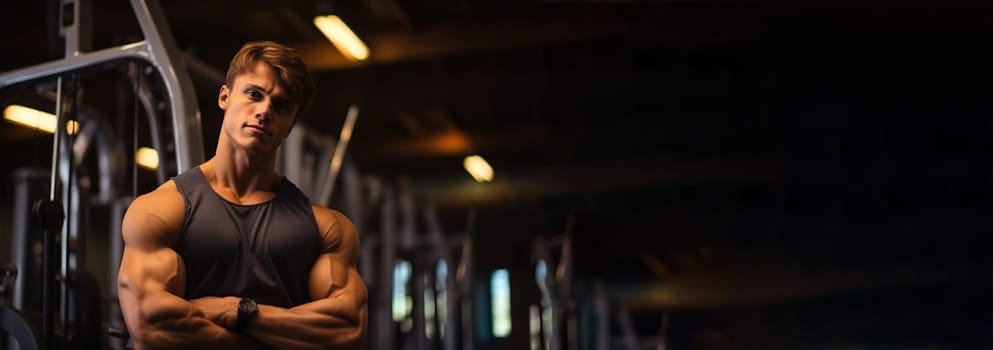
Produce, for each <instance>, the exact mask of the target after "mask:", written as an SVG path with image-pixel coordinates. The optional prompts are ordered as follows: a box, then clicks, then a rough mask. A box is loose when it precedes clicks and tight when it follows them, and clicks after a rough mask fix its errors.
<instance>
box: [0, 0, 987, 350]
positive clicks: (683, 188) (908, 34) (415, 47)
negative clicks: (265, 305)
mask: <svg viewBox="0 0 993 350" xmlns="http://www.w3.org/2000/svg"><path fill="white" fill-rule="evenodd" d="M127 5H128V4H127V3H126V2H124V1H119V0H107V1H97V2H95V4H94V13H93V18H94V25H93V44H94V47H95V48H102V47H110V46H114V45H119V44H123V43H127V42H133V41H136V40H138V39H140V34H139V33H140V32H139V30H138V27H137V24H136V22H135V21H134V19H133V16H132V15H131V13H130V12H129V11H130V9H129V7H128V6H127ZM162 6H163V8H164V10H165V12H166V16H167V18H168V21H169V23H170V26H171V29H172V31H173V35H174V36H175V39H176V44H177V46H178V47H179V48H180V49H181V50H182V51H184V52H186V53H187V54H189V55H190V56H191V57H193V58H194V59H196V60H198V61H200V62H202V63H204V64H206V65H207V66H209V67H211V68H213V69H215V70H216V71H217V72H223V70H224V69H226V65H227V60H228V59H230V57H231V56H232V55H233V54H234V53H235V52H236V51H237V49H238V47H239V46H240V45H241V44H242V43H243V42H245V41H248V40H261V39H268V40H277V41H281V42H283V43H285V44H289V45H291V46H294V47H297V48H299V49H300V50H301V52H302V53H303V54H304V57H305V59H306V60H307V62H308V63H309V64H310V65H311V67H312V68H313V70H314V72H315V78H316V79H317V84H318V88H319V95H318V99H317V101H315V104H314V105H313V106H312V108H311V110H310V111H309V112H308V113H307V115H306V116H305V119H304V120H303V121H301V123H305V124H306V125H308V126H311V127H314V128H316V129H317V130H319V131H320V132H324V133H326V134H328V135H337V134H338V131H339V130H340V128H341V125H342V124H343V122H344V115H345V111H346V110H347V108H348V106H349V105H352V104H355V105H357V106H359V107H360V108H361V113H360V116H359V119H358V122H357V124H356V129H355V132H354V135H353V139H352V143H351V144H350V146H349V148H348V157H349V160H350V161H351V162H353V163H354V164H355V165H356V166H357V167H358V168H359V169H360V170H361V171H362V172H363V173H364V174H374V175H378V176H382V177H384V178H387V179H400V178H403V179H407V180H408V181H410V184H411V189H412V190H413V192H414V193H415V194H416V195H417V196H418V198H419V199H420V200H422V201H423V203H431V204H432V205H434V206H435V207H436V208H437V209H438V212H439V214H440V215H441V219H442V226H443V227H444V228H445V230H446V231H447V232H451V233H453V234H454V233H458V232H462V231H463V230H465V226H466V222H467V216H468V215H469V213H470V212H474V213H475V214H476V225H475V226H474V229H475V230H474V235H475V236H476V239H477V240H478V246H482V247H486V249H478V252H477V253H478V254H479V256H478V259H479V266H478V269H479V271H480V272H481V273H483V274H485V273H487V271H489V269H492V268H497V267H506V268H509V269H510V270H511V276H512V286H514V287H515V288H516V289H515V292H514V293H515V294H514V297H513V298H515V299H514V300H519V301H517V302H516V304H515V305H520V303H524V302H525V301H522V300H527V298H530V297H521V296H524V295H528V294H527V293H530V292H525V291H531V290H532V289H529V288H532V287H530V286H529V283H531V282H530V281H532V279H531V278H530V277H527V274H528V271H529V268H530V267H529V266H530V265H529V264H530V258H531V252H530V249H531V244H532V239H533V238H534V237H548V236H554V235H559V234H562V233H564V232H566V231H567V229H568V230H569V231H568V232H570V233H571V234H572V235H573V237H574V239H575V267H576V271H577V284H579V285H580V286H581V287H580V288H578V289H579V291H580V292H579V293H583V291H586V292H588V291H589V290H590V288H592V286H593V285H595V284H596V283H603V285H605V286H606V289H607V290H608V291H609V293H610V295H611V296H612V299H611V300H612V303H614V305H615V306H618V307H623V308H625V309H627V310H629V311H630V312H631V313H632V315H633V317H634V319H635V321H636V328H637V329H638V330H639V333H640V334H641V335H642V336H646V337H648V336H652V335H656V336H657V335H658V333H659V327H660V325H659V324H660V318H661V315H662V313H663V312H671V313H670V315H671V316H670V328H669V336H670V339H671V340H670V346H671V348H673V349H687V348H689V349H696V348H699V349H707V348H755V349H763V348H765V349H769V348H783V349H795V348H826V347H830V346H841V347H845V346H850V347H852V348H927V347H928V346H931V347H934V348H943V349H959V348H961V349H966V348H969V349H971V348H988V347H989V344H990V343H991V342H993V337H991V330H993V328H991V327H993V322H991V308H990V306H991V305H990V301H991V293H993V291H991V288H990V280H991V269H990V267H991V261H990V254H989V246H990V238H989V237H988V236H989V234H990V232H991V228H993V225H991V220H990V218H989V209H990V207H991V204H993V196H991V194H993V183H991V176H993V162H991V156H993V149H991V146H993V145H991V137H990V135H991V131H993V129H991V123H990V115H991V112H993V104H991V102H990V99H989V97H988V94H989V86H990V81H991V79H990V78H991V77H993V69H991V68H990V62H991V59H993V54H991V53H990V52H991V51H990V50H989V46H990V43H991V40H990V37H991V34H993V29H991V28H993V27H991V26H990V23H993V22H991V20H993V4H991V3H989V2H982V1H976V2H966V1H937V0H931V1H895V0H894V1H882V0H865V1H827V0H825V1H757V0H743V1H637V0H636V1H610V0H606V1H567V0H563V1H518V0H514V1H496V0H445V1H430V2H415V1H404V0H374V1H362V2H360V1H338V2H329V1H311V0H299V1H284V2H279V3H278V4H277V3H272V2H268V1H228V0H224V1H188V0H170V1H164V2H163V4H162ZM330 12H334V13H338V14H339V15H340V16H341V17H342V18H343V19H344V20H345V21H346V22H348V23H349V24H350V25H351V26H352V28H353V29H354V30H355V31H356V32H357V33H358V34H359V36H360V37H362V38H363V39H365V40H366V42H367V44H368V45H369V46H370V50H371V55H372V58H371V59H370V61H369V62H365V63H351V62H348V61H346V60H344V58H342V57H341V56H340V54H338V53H337V52H336V51H335V50H334V48H333V47H332V46H331V45H330V44H329V43H328V42H327V41H326V40H325V39H324V38H323V36H321V34H320V33H319V32H318V31H317V30H316V28H314V27H313V25H311V22H310V21H311V19H312V18H313V16H315V15H317V14H324V13H330ZM0 14H2V16H3V17H4V18H3V20H2V21H0V33H4V34H2V36H0V38H2V39H0V40H2V44H3V45H0V71H9V70H13V69H16V68H20V67H24V66H27V65H30V64H35V63H40V62H44V61H47V60H51V59H57V58H58V57H60V56H61V46H60V45H61V44H60V43H57V42H56V43H54V44H53V40H52V38H53V37H52V33H51V32H50V31H49V30H48V29H47V28H48V26H46V5H45V3H44V2H29V1H23V2H4V3H3V4H2V5H0ZM53 45H54V46H53ZM193 77H194V83H195V85H196V88H197V92H198V95H199V96H200V109H201V111H202V114H203V130H204V140H205V145H206V151H207V156H208V157H209V156H210V155H211V154H212V153H213V152H212V151H213V148H214V146H215V142H216V138H215V135H216V134H217V132H218V130H219V129H218V127H219V125H220V113H219V111H218V110H217V108H216V107H215V106H216V102H215V101H216V92H217V90H218V85H217V83H216V81H213V80H211V79H209V78H208V77H204V76H202V75H196V74H194V75H193ZM94 80H96V81H95V83H94V84H95V85H96V86H98V87H96V88H93V89H91V90H89V92H87V97H86V99H87V101H88V102H90V103H92V104H93V105H96V106H104V107H105V108H106V109H108V110H114V108H117V107H115V105H114V104H113V102H111V101H114V99H115V98H117V97H115V95H114V93H113V92H112V91H113V90H112V89H109V88H100V87H99V86H100V81H99V79H94ZM8 100H9V99H8ZM123 115H126V113H125V114H123ZM0 146H2V147H3V148H4V149H5V151H3V152H2V156H0V157H2V159H0V160H2V161H3V162H4V164H8V167H6V168H5V172H8V173H6V174H4V176H5V179H6V180H8V183H9V182H10V181H9V178H10V176H9V174H10V173H9V172H10V171H12V170H13V169H15V168H17V167H21V166H45V164H47V162H48V159H50V158H48V155H47V154H48V153H47V152H49V150H47V149H46V147H49V149H50V141H49V138H48V137H47V136H44V135H39V134H37V133H32V132H28V131H25V130H22V129H21V128H19V127H15V126H12V125H10V124H8V123H0ZM468 154H480V155H483V156H484V157H485V158H486V159H487V160H488V161H489V162H490V164H491V165H492V166H493V167H494V168H495V171H496V178H495V180H494V181H493V182H492V183H488V184H476V183H474V182H473V181H472V179H471V178H470V177H469V176H468V175H467V174H466V173H465V171H464V170H463V169H462V166H461V163H462V158H463V157H464V156H465V155H468ZM148 176H149V175H148V174H142V178H147V177H148ZM143 181H146V182H149V181H154V180H148V179H145V180H143ZM151 185H153V184H151V183H146V184H144V185H143V186H142V187H143V188H147V189H150V188H151V187H150V186H151ZM128 186H130V183H129V185H128ZM8 190H9V188H8ZM8 192H9V191H8ZM7 198H10V195H9V194H8V196H7ZM570 220H573V221H572V222H573V226H571V227H569V226H568V225H567V223H568V222H569V221H570ZM0 232H3V231H2V227H0ZM596 281H599V282H596ZM519 297H521V298H519ZM515 312H516V311H515ZM515 317H518V318H515V321H517V320H520V318H519V317H526V316H515ZM515 325H516V326H515V331H516V330H525V329H526V327H525V326H524V325H519V324H518V323H516V322H515ZM614 327H615V328H614V331H615V334H616V332H618V330H617V329H616V325H615V326H614ZM515 334H518V335H517V336H516V338H515V339H517V340H513V341H511V343H500V344H496V345H492V346H494V347H500V346H509V347H512V348H520V345H521V344H526V338H521V336H520V335H519V334H520V332H518V333H515ZM521 339H524V340H521ZM510 344H513V345H510Z"/></svg>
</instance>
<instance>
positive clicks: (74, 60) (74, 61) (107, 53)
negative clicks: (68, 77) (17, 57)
mask: <svg viewBox="0 0 993 350" xmlns="http://www.w3.org/2000/svg"><path fill="white" fill-rule="evenodd" d="M123 59H142V60H146V61H148V60H150V56H149V53H148V51H147V50H146V44H145V42H144V41H139V42H136V43H132V44H127V45H121V46H117V47H112V48H107V49H103V50H100V51H94V52H91V53H87V54H81V55H79V56H74V57H66V58H64V59H61V60H57V61H51V62H46V63H41V64H37V65H34V66H29V67H25V68H21V69H18V70H14V71H9V72H6V73H3V74H0V88H3V87H6V86H10V85H14V84H20V83H25V82H30V81H32V80H37V79H41V78H48V77H52V76H56V75H59V74H63V73H67V72H71V71H75V70H80V69H83V68H88V67H92V66H95V65H98V64H104V63H110V62H113V61H117V60H123Z"/></svg>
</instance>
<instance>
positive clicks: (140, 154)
mask: <svg viewBox="0 0 993 350" xmlns="http://www.w3.org/2000/svg"><path fill="white" fill-rule="evenodd" d="M134 161H135V162H137V163H138V166H140V167H142V168H145V169H148V170H155V169H157V168H158V167H159V153H158V152H155V150H154V149H151V148H148V147H141V148H139V149H138V151H137V152H135V154H134Z"/></svg>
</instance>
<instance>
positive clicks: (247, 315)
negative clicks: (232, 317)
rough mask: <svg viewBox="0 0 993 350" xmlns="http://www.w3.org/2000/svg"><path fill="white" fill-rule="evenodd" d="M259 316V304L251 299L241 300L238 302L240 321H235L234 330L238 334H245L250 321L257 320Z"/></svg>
mask: <svg viewBox="0 0 993 350" xmlns="http://www.w3.org/2000/svg"><path fill="white" fill-rule="evenodd" d="M258 314H259V304H257V303H256V302H255V300H252V299H249V298H241V300H239V301H238V320H237V321H235V325H234V328H235V330H237V331H238V332H241V333H244V332H245V326H247V325H248V320H251V319H253V318H255V316H256V315H258Z"/></svg>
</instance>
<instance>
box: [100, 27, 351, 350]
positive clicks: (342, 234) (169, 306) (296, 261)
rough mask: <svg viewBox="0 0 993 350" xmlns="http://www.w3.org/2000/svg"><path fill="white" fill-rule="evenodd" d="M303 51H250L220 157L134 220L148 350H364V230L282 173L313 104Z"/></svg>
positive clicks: (125, 301) (149, 202)
mask: <svg viewBox="0 0 993 350" xmlns="http://www.w3.org/2000/svg"><path fill="white" fill-rule="evenodd" d="M313 91H314V87H313V82H312V80H311V78H310V73H309V71H308V70H307V67H306V65H304V63H303V61H302V60H301V59H300V56H299V55H298V54H297V53H296V51H295V50H293V49H291V48H288V47H285V46H283V45H280V44H277V43H273V42H253V43H248V44H246V45H245V46H243V47H242V49H241V50H240V51H239V52H238V54H237V55H235V57H234V59H233V60H232V61H231V64H230V66H229V67H228V72H227V76H226V82H225V84H224V85H222V86H221V91H220V94H219V95H218V97H217V104H218V106H220V108H221V109H222V110H224V121H223V122H222V126H221V133H220V137H219V138H218V141H217V152H216V153H215V155H214V157H213V158H211V159H210V160H208V161H206V162H204V163H203V164H200V165H199V166H198V167H194V168H193V169H190V170H188V171H185V172H183V173H182V174H180V175H179V176H177V177H175V178H173V179H172V180H170V181H168V182H166V183H164V184H162V185H161V186H159V187H158V188H157V189H155V190H154V191H152V192H150V193H148V194H145V195H142V196H140V197H138V198H137V199H135V201H134V203H133V204H131V206H130V207H129V208H128V211H127V213H126V214H125V216H124V223H123V227H122V232H123V233H122V234H123V236H124V237H123V238H124V244H125V248H124V257H123V260H122V261H121V268H120V273H119V278H118V291H119V295H120V303H121V308H122V310H123V313H124V319H125V321H126V323H127V326H128V330H129V332H130V334H131V337H132V339H133V341H134V345H135V347H136V348H138V349H158V348H170V349H195V348H203V349H212V350H216V349H254V348H262V349H264V348H279V349H308V348H314V349H318V348H320V349H327V348H333V349H338V348H347V349H352V348H360V347H361V343H362V336H363V333H364V330H365V321H366V306H365V305H366V289H365V285H364V284H363V282H362V278H361V277H360V276H359V275H358V272H357V270H356V268H355V261H356V255H357V253H358V244H359V243H358V240H359V239H358V234H357V232H356V231H355V226H354V225H353V224H352V223H351V222H350V221H349V220H348V219H347V218H346V217H345V216H344V215H342V214H341V213H339V212H337V211H334V210H331V209H328V208H325V207H322V206H320V205H317V204H313V203H311V202H310V201H309V200H308V199H307V197H305V196H304V194H303V193H301V192H300V190H299V189H297V187H296V186H294V185H293V184H292V183H290V182H289V181H288V180H287V179H285V178H283V177H281V176H279V175H278V174H276V172H275V161H276V151H277V149H278V147H279V145H280V143H282V141H283V140H284V139H285V138H286V136H287V134H288V133H289V132H290V129H292V128H293V125H294V123H295V122H296V118H297V116H298V115H300V113H301V111H302V110H303V109H304V108H305V107H306V106H307V105H308V104H309V102H310V100H311V99H312V96H313Z"/></svg>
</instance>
